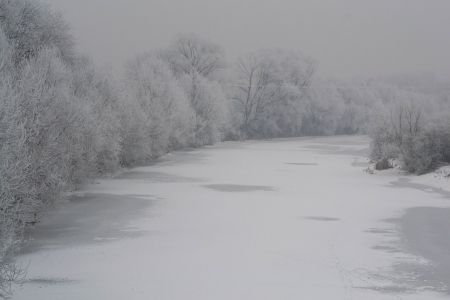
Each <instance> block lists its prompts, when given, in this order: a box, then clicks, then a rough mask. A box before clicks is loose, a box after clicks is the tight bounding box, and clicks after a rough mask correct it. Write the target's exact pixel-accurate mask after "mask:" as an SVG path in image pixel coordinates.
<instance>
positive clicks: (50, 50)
mask: <svg viewBox="0 0 450 300" xmlns="http://www.w3.org/2000/svg"><path fill="white" fill-rule="evenodd" d="M0 26H1V28H0V226H1V228H0V297H3V298H7V297H10V296H11V295H12V294H11V290H10V287H11V282H14V281H15V280H17V279H20V277H21V275H22V273H23V272H22V271H23V270H22V269H21V268H20V266H17V265H16V263H15V256H16V255H17V253H18V251H19V249H20V243H21V238H22V234H23V230H24V228H25V226H27V225H33V224H35V223H36V222H38V221H39V220H40V218H41V217H42V216H43V215H45V214H46V213H47V212H48V211H51V210H52V209H54V208H55V207H58V206H59V205H60V204H61V203H63V202H64V201H65V198H66V196H67V194H68V193H69V192H70V191H73V190H75V189H76V188H77V186H79V184H82V183H84V182H86V181H88V180H91V179H93V178H95V177H98V176H102V174H106V173H112V172H115V171H117V170H118V169H120V168H122V167H123V166H127V165H130V164H132V163H134V162H137V161H141V160H145V159H149V158H153V157H158V156H160V155H163V154H165V153H167V152H170V151H173V150H177V149H182V148H187V147H199V146H203V145H212V144H214V143H216V142H219V141H223V140H244V139H266V138H275V137H294V136H305V135H333V134H355V133H369V134H371V136H372V137H373V138H374V143H373V152H372V158H373V159H376V160H379V159H383V158H386V159H392V158H398V159H401V161H402V162H403V164H404V166H405V168H406V169H408V170H410V171H413V172H419V173H421V172H425V171H427V170H430V169H432V168H434V167H436V166H438V165H439V164H440V163H441V162H445V161H447V162H448V161H449V153H448V149H450V147H449V140H450V138H449V136H448V135H449V123H448V121H436V122H435V123H430V122H431V121H433V120H436V117H437V116H439V115H442V116H446V115H448V112H449V107H450V100H449V91H448V90H445V89H443V88H442V86H441V84H440V83H439V82H437V81H436V80H435V79H434V78H433V77H430V76H428V77H427V76H422V77H420V76H418V77H404V76H403V77H395V78H380V79H376V80H373V79H372V80H346V81H344V80H339V79H322V78H319V77H318V76H316V69H317V63H316V61H315V60H314V59H313V58H311V57H309V56H306V55H304V54H302V53H300V52H297V51H288V50H282V49H276V48H274V49H262V50H259V51H255V52H252V53H249V54H247V55H244V56H242V57H240V58H239V59H238V60H237V61H236V62H235V63H229V62H227V60H226V58H225V53H224V49H223V47H222V46H220V45H218V44H216V43H214V42H212V41H210V40H208V39H203V38H200V37H198V36H196V35H192V34H185V35H180V36H178V37H176V38H175V39H174V41H173V42H172V44H171V45H169V46H168V47H167V48H166V49H162V50H159V51H153V52H147V53H143V54H140V55H136V57H134V58H132V59H130V60H129V61H128V63H127V64H126V67H125V72H124V74H125V75H124V76H118V75H117V74H116V73H115V72H114V71H113V70H111V69H108V68H98V67H97V66H96V65H95V64H94V63H93V62H92V60H91V59H90V58H88V57H86V56H83V55H80V54H79V53H77V51H76V49H75V41H74V38H73V37H72V35H71V34H70V27H69V26H68V24H67V23H66V22H65V21H64V19H63V18H62V16H61V15H60V14H58V13H55V12H53V11H52V10H51V8H50V7H49V6H47V5H44V4H42V3H41V2H39V1H37V0H0ZM446 151H447V152H446ZM418 157H419V158H420V159H419V160H418V159H417V158H418ZM418 161H420V163H417V162H418Z"/></svg>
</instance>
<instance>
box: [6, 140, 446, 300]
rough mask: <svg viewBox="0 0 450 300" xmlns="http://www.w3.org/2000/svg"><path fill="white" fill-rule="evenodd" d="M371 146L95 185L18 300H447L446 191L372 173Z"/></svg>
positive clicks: (33, 245)
mask: <svg viewBox="0 0 450 300" xmlns="http://www.w3.org/2000/svg"><path fill="white" fill-rule="evenodd" d="M368 144H369V140H368V138H367V137H365V136H350V137H327V138H298V139H278V140H273V141H255V142H253V141H250V142H243V143H235V142H232V143H221V144H218V145H216V146H214V147H206V148H202V149H195V150H189V151H180V152H175V153H172V154H170V155H167V156H166V157H164V158H162V159H160V160H158V161H157V162H156V163H149V164H147V165H141V166H138V167H136V168H134V169H132V170H130V171H129V172H126V173H124V174H123V176H120V177H119V178H116V179H108V180H106V179H105V180H99V181H98V182H99V183H100V184H94V185H92V186H88V187H86V193H85V195H84V196H83V197H78V198H76V199H74V201H72V202H71V203H69V204H68V205H67V207H65V208H64V209H62V210H61V211H60V212H58V213H56V214H54V215H53V216H52V218H51V219H49V220H46V221H44V222H42V223H41V224H38V225H37V226H36V228H35V229H33V230H30V231H29V232H27V237H26V239H27V246H26V247H25V248H24V254H23V255H22V256H21V257H20V260H21V261H22V262H23V263H24V264H28V263H29V264H30V265H29V270H28V274H27V281H26V282H25V283H24V284H23V285H20V286H15V291H16V293H15V297H14V299H34V300H39V299H43V300H44V299H68V300H71V299H100V300H102V299H105V300H106V299H108V300H113V299H183V300H185V299H195V300H202V299H205V300H206V299H208V300H211V299H214V300H216V299H227V300H228V299H233V300H235V299H258V300H261V299H283V300H286V299H296V300H297V299H446V298H448V297H449V295H448V290H449V287H446V286H445V284H446V283H447V281H448V280H447V281H445V280H444V278H440V277H439V276H444V275H445V276H446V275H448V274H447V273H441V274H442V275H439V274H438V275H437V277H436V276H435V277H433V278H431V277H429V279H430V280H432V281H427V280H428V279H427V276H428V275H427V274H432V273H431V272H433V270H438V269H433V268H437V267H438V266H447V265H445V263H448V256H446V255H447V254H445V253H446V252H445V253H444V252H443V253H444V254H442V253H441V254H439V251H441V250H442V249H444V248H445V247H444V248H442V247H443V246H442V247H441V246H440V245H439V244H437V245H436V246H430V247H428V248H427V246H426V245H427V244H428V243H431V244H432V243H435V241H439V236H438V237H435V236H433V238H429V239H427V238H426V236H427V234H428V231H430V232H436V234H439V233H438V232H441V231H442V232H443V231H445V230H444V229H442V228H447V227H446V226H448V225H447V224H448V222H447V221H446V222H443V221H442V224H444V223H445V224H446V225H444V227H435V226H434V225H433V222H432V220H434V219H433V214H435V212H436V214H437V215H438V216H439V217H438V219H439V220H443V219H442V218H444V215H442V216H441V215H440V214H441V213H442V214H446V211H447V210H441V209H440V208H441V207H448V206H449V205H450V202H449V197H448V194H447V192H448V189H446V188H445V186H444V187H442V190H440V189H439V186H438V185H437V183H436V182H434V181H432V179H433V178H434V177H417V176H405V174H403V173H402V172H400V171H398V170H388V171H383V172H377V173H376V174H373V175H371V174H369V173H367V172H363V167H364V166H366V165H367V164H368V162H367V159H366V157H365V155H366V154H367V152H368ZM280 171H283V172H280ZM402 178H406V179H407V180H408V181H406V180H405V179H402ZM439 182H444V183H445V182H446V181H439ZM424 186H427V187H426V188H424ZM430 187H432V189H430ZM438 191H441V192H438ZM414 207H427V208H421V209H416V210H414ZM411 209H412V210H411ZM444 211H445V212H444ZM423 216H426V217H425V219H426V220H429V221H427V222H428V223H427V224H428V225H426V227H424V228H422V227H421V229H420V230H419V228H415V226H421V225H420V224H421V223H417V224H416V221H415V220H416V219H417V218H419V219H420V218H424V217H423ZM425 219H424V220H425ZM424 222H425V221H424ZM430 224H431V225H430ZM438 228H439V229H438ZM439 230H441V231H439ZM447 232H448V230H447ZM419 235H420V236H422V238H423V236H425V239H421V238H420V237H419ZM411 236H412V237H418V240H417V241H415V240H414V239H413V238H411ZM442 237H444V235H442ZM445 238H447V236H446V235H445ZM445 245H447V244H445ZM445 245H444V246H445ZM440 249H441V250H440ZM427 251H437V252H436V253H435V254H433V255H428V254H427V253H428V252H427ZM442 251H444V250H442ZM445 251H447V250H445ZM433 253H434V252H433ZM420 270H424V271H423V273H422V274H421V273H420V272H421V271H420ZM418 272H419V274H418ZM420 275H423V276H422V277H420ZM430 276H431V275H430Z"/></svg>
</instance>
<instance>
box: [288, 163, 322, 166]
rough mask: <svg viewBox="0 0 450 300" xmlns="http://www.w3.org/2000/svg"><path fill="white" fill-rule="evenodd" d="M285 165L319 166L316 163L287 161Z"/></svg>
mask: <svg viewBox="0 0 450 300" xmlns="http://www.w3.org/2000/svg"><path fill="white" fill-rule="evenodd" d="M285 165H294V166H317V164H316V163H286V164H285Z"/></svg>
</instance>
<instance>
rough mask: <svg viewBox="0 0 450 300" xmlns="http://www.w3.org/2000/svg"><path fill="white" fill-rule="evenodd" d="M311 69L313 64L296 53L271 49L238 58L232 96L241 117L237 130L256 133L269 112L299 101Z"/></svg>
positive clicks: (312, 71)
mask: <svg viewBox="0 0 450 300" xmlns="http://www.w3.org/2000/svg"><path fill="white" fill-rule="evenodd" d="M315 69H316V67H315V63H314V61H313V60H312V59H311V58H309V57H304V56H303V55H302V54H301V53H299V52H289V51H285V50H280V49H271V50H261V51H259V52H257V53H250V54H247V55H246V56H244V57H241V58H240V59H239V60H238V63H237V65H236V78H237V82H236V90H235V93H234V96H233V99H234V100H235V101H236V102H237V104H238V105H237V107H238V112H239V113H240V114H241V116H242V120H241V125H240V130H241V131H242V132H243V133H244V134H245V135H249V134H250V135H254V134H257V131H258V127H261V126H262V124H261V123H260V124H257V123H259V122H264V120H268V118H269V119H270V111H272V110H274V109H275V107H277V106H281V105H284V106H286V107H287V106H288V105H286V104H287V103H288V102H289V101H297V100H299V99H300V97H301V94H302V88H304V87H306V86H307V85H308V84H309V82H310V79H311V77H312V75H313V74H314V72H315ZM252 132H253V133H252Z"/></svg>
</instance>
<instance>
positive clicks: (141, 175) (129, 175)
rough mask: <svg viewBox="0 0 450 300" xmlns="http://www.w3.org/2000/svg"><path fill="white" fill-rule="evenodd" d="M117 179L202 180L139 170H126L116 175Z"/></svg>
mask: <svg viewBox="0 0 450 300" xmlns="http://www.w3.org/2000/svg"><path fill="white" fill-rule="evenodd" d="M117 179H125V180H141V181H145V182H149V183H157V182H158V183H159V182H167V183H173V182H199V181H202V180H199V179H195V178H190V177H183V176H178V175H172V174H167V173H163V172H139V171H127V172H124V173H123V174H121V175H120V176H118V177H117Z"/></svg>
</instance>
